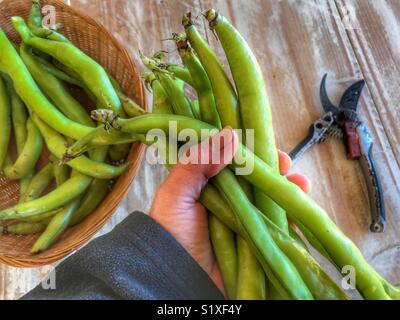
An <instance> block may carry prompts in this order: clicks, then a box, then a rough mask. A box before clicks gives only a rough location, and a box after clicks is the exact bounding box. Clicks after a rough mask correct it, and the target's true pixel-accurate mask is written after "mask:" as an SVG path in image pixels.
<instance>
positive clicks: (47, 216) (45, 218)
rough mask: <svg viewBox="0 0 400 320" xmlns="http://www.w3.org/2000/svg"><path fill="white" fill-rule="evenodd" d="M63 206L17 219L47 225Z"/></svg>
mask: <svg viewBox="0 0 400 320" xmlns="http://www.w3.org/2000/svg"><path fill="white" fill-rule="evenodd" d="M61 210H63V208H57V209H54V210H51V211H48V212H45V213H41V214H38V215H36V216H31V217H29V218H23V219H18V220H19V221H23V222H28V223H39V222H40V223H42V224H44V225H46V226H47V225H48V224H49V222H50V221H51V219H52V218H53V217H54V216H55V215H56V214H57V213H59V212H60V211H61Z"/></svg>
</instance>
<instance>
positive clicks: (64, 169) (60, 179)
mask: <svg viewBox="0 0 400 320" xmlns="http://www.w3.org/2000/svg"><path fill="white" fill-rule="evenodd" d="M52 163H53V174H54V178H55V180H56V185H57V186H61V185H62V184H63V183H64V182H65V181H67V180H68V178H69V176H70V170H69V167H68V166H67V165H65V164H61V163H60V159H59V158H55V159H53V162H52Z"/></svg>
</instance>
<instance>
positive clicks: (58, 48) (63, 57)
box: [12, 17, 125, 117]
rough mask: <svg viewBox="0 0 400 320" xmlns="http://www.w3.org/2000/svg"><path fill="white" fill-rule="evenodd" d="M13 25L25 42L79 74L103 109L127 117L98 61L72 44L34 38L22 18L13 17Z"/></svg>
mask: <svg viewBox="0 0 400 320" xmlns="http://www.w3.org/2000/svg"><path fill="white" fill-rule="evenodd" d="M12 23H13V26H14V28H15V29H16V30H17V31H18V33H19V34H20V36H21V38H22V40H23V42H25V43H26V44H28V45H29V46H31V47H33V48H35V49H38V50H40V51H42V52H45V53H47V54H48V55H50V56H52V57H53V58H55V59H57V60H58V61H60V62H61V63H63V64H64V65H66V66H67V67H69V68H71V69H72V70H74V71H75V72H76V73H78V74H79V76H80V78H81V79H82V81H83V83H84V84H85V86H86V87H87V88H88V89H89V90H90V91H91V92H92V93H93V94H94V95H95V97H96V98H97V101H98V102H99V103H100V105H101V106H102V107H103V108H108V109H111V110H113V111H114V112H116V113H117V114H118V115H120V116H121V117H124V116H125V112H124V111H123V109H122V106H121V102H120V100H119V98H118V95H117V93H116V92H115V90H114V87H113V85H112V83H111V81H110V79H109V77H108V75H107V72H106V71H105V70H104V68H103V67H102V66H100V65H99V64H98V63H97V62H96V61H94V60H93V59H92V58H90V57H89V56H87V55H86V54H84V53H83V52H82V51H81V50H80V49H78V48H77V47H75V46H74V45H73V44H72V43H69V42H58V41H52V40H47V39H43V38H39V37H36V36H34V35H33V34H32V33H31V32H30V30H29V29H28V28H27V26H26V24H25V22H24V20H23V19H22V18H20V17H13V18H12Z"/></svg>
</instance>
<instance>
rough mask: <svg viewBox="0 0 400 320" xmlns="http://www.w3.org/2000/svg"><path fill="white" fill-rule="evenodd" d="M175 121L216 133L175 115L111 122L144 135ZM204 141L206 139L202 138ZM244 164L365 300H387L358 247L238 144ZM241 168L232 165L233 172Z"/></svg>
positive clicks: (252, 178) (291, 185)
mask: <svg viewBox="0 0 400 320" xmlns="http://www.w3.org/2000/svg"><path fill="white" fill-rule="evenodd" d="M170 121H176V124H177V129H178V132H180V131H181V130H183V129H187V128H190V129H193V130H195V131H196V132H197V134H198V136H199V137H200V136H202V137H204V134H203V135H201V130H202V129H207V130H210V133H211V132H212V130H215V127H213V126H211V125H209V124H206V123H203V122H201V121H198V120H195V119H190V118H187V117H182V116H177V115H153V114H152V115H144V116H141V117H138V118H134V119H130V120H124V119H120V120H118V121H114V122H115V123H114V125H118V127H119V128H120V129H121V130H122V131H125V132H130V133H136V134H145V133H146V132H147V131H149V130H151V129H153V128H158V129H161V130H163V131H164V132H166V133H168V129H169V122H170ZM204 138H206V137H204ZM237 152H238V153H239V154H241V156H242V157H243V159H244V160H245V162H246V163H248V164H253V170H252V171H251V172H249V174H248V175H245V176H243V177H244V178H245V179H246V180H247V181H249V182H250V183H251V184H253V185H254V186H256V187H257V188H259V189H260V190H261V191H263V192H264V193H265V194H266V195H268V196H269V197H271V199H273V200H274V201H275V202H276V203H277V204H278V205H279V206H280V207H282V208H283V209H285V210H286V212H287V213H288V214H289V217H290V218H293V220H295V221H296V220H298V221H300V222H301V223H302V224H304V225H305V226H306V227H307V229H309V230H310V231H311V232H312V233H313V234H314V235H315V236H316V237H317V238H318V239H319V241H320V242H321V244H322V245H323V246H324V248H325V249H326V251H327V252H328V254H329V256H330V257H331V258H332V260H333V261H334V262H335V265H337V266H338V267H339V268H342V267H344V266H347V265H352V266H353V267H354V268H355V270H356V272H357V288H358V290H359V291H360V292H361V294H362V295H363V296H364V297H365V298H366V299H372V300H380V299H390V298H391V297H390V296H389V294H388V293H387V292H386V290H387V289H385V287H384V285H383V282H382V278H381V277H379V275H378V274H377V273H376V271H375V270H374V269H373V268H372V267H371V266H370V265H369V264H368V262H367V261H366V260H365V258H364V257H363V255H362V253H361V252H360V250H359V249H358V248H357V246H356V245H355V244H354V243H353V242H352V241H351V240H350V239H349V238H347V237H346V236H345V235H344V234H343V232H342V231H340V229H339V228H338V227H337V226H336V225H335V224H334V222H333V221H332V220H331V219H330V218H329V216H328V215H327V213H326V212H325V211H324V210H323V209H322V208H321V207H319V206H318V205H317V204H316V203H315V202H314V201H313V200H312V199H311V198H310V197H309V196H308V195H307V194H305V193H304V192H303V191H302V190H301V189H300V188H299V187H298V186H297V185H295V184H294V183H292V182H290V181H289V180H287V179H286V178H285V177H283V176H281V175H279V174H278V173H276V171H275V169H273V168H271V167H270V166H268V165H267V164H265V163H264V162H263V161H262V160H261V159H260V158H258V157H257V156H255V155H254V154H253V153H252V152H251V151H250V150H248V149H246V148H245V147H244V146H242V145H241V144H239V146H238V151H237ZM240 167H242V165H241V164H240V163H237V162H234V164H233V165H232V168H233V169H237V168H240Z"/></svg>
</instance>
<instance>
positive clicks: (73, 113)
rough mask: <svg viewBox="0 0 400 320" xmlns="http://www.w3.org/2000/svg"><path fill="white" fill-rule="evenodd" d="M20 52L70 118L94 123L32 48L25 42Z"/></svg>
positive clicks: (41, 84) (48, 94) (46, 89)
mask: <svg viewBox="0 0 400 320" xmlns="http://www.w3.org/2000/svg"><path fill="white" fill-rule="evenodd" d="M20 54H21V58H22V60H23V61H24V62H25V65H26V66H27V67H28V70H29V71H30V73H31V74H32V76H33V78H34V79H35V81H36V83H37V84H38V85H39V87H40V88H41V89H42V91H43V93H45V94H46V96H48V97H49V98H50V99H51V100H52V101H53V102H54V103H55V105H56V106H57V107H58V108H59V109H60V110H61V111H62V112H63V113H64V114H65V115H66V116H67V117H69V118H70V119H72V120H73V121H76V122H78V123H80V124H83V125H85V126H88V127H94V123H93V121H92V119H90V116H89V114H88V112H87V110H86V109H85V108H83V107H82V106H81V104H80V103H79V102H78V101H76V100H75V98H73V97H72V95H71V94H70V93H69V92H68V90H67V88H66V87H65V85H64V84H63V83H62V82H61V81H60V80H58V78H57V77H55V76H54V75H52V74H51V73H50V72H48V71H47V70H46V69H45V68H42V66H41V65H40V63H38V62H36V60H35V58H34V56H33V54H32V50H31V49H30V48H29V47H28V46H27V45H26V44H24V43H22V44H21V47H20Z"/></svg>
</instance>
